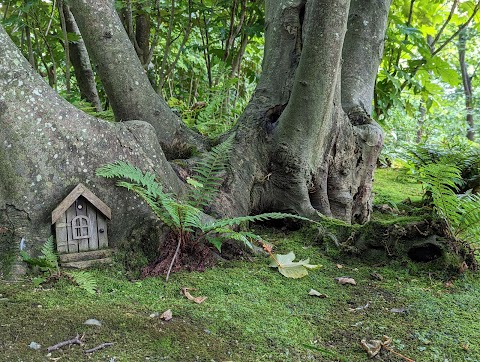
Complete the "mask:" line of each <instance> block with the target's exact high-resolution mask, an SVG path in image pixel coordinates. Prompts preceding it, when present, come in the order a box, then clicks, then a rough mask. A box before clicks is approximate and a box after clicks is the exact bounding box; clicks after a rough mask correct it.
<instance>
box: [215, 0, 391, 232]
mask: <svg viewBox="0 0 480 362" xmlns="http://www.w3.org/2000/svg"><path fill="white" fill-rule="evenodd" d="M349 5H350V1H335V2H331V1H320V0H296V1H287V0H283V1H273V0H271V1H268V0H267V1H266V31H265V56H264V64H263V74H262V79H261V80H260V83H259V85H258V87H257V89H256V92H255V95H254V97H253V99H252V101H251V102H250V104H249V106H248V107H247V109H246V111H245V113H244V115H243V116H242V118H241V119H240V121H239V125H238V127H237V128H236V132H237V133H236V141H237V143H238V146H237V148H236V149H237V150H240V151H238V152H237V153H235V161H234V164H236V165H242V167H241V168H237V170H234V171H233V172H232V177H231V179H230V180H229V181H230V182H229V185H228V192H229V193H230V196H229V197H227V196H225V199H228V198H229V199H230V200H232V205H230V206H229V207H228V208H230V209H235V208H237V211H238V212H239V213H248V212H251V211H253V212H260V211H266V210H272V209H274V210H277V209H280V210H287V211H293V212H297V213H299V214H302V215H306V216H311V217H314V216H315V215H316V214H317V213H318V212H319V213H321V214H323V215H326V216H331V217H335V218H340V219H342V220H344V221H347V222H360V223H363V222H366V221H367V220H368V219H369V217H370V212H371V207H372V204H371V203H372V193H371V187H372V181H373V172H374V169H375V164H376V160H377V158H378V154H379V152H380V149H381V147H382V145H383V131H382V129H381V128H380V126H378V124H376V123H375V122H374V121H373V120H372V119H371V117H370V116H369V114H368V113H369V111H370V110H371V104H372V101H373V86H374V82H375V76H376V69H377V68H378V65H379V63H380V59H381V55H382V50H383V42H384V34H385V30H386V19H387V16H388V9H389V6H390V1H389V0H383V1H376V0H375V1H373V0H372V1H352V4H351V6H349ZM347 27H348V31H347ZM372 41H373V44H371V42H372ZM278 44H282V46H281V47H278ZM342 57H343V67H342ZM367 60H368V61H367ZM356 74H361V75H359V76H357V75H356ZM248 145H250V147H249V146H248ZM251 145H254V146H251ZM239 200H241V201H239ZM225 204H226V203H225V202H224V205H225Z"/></svg>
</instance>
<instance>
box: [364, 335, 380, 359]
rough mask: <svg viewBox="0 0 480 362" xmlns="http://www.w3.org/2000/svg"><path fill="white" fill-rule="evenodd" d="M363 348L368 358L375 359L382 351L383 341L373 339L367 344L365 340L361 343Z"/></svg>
mask: <svg viewBox="0 0 480 362" xmlns="http://www.w3.org/2000/svg"><path fill="white" fill-rule="evenodd" d="M360 345H361V346H362V348H363V349H364V350H365V351H367V354H368V357H375V356H376V355H377V354H378V352H380V350H381V349H382V341H379V340H378V339H373V340H370V341H369V342H367V341H366V340H365V339H362V340H361V341H360Z"/></svg>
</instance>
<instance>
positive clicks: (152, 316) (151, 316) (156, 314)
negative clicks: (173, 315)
mask: <svg viewBox="0 0 480 362" xmlns="http://www.w3.org/2000/svg"><path fill="white" fill-rule="evenodd" d="M158 317H160V313H158V312H155V313H152V314H150V315H149V316H148V318H158Z"/></svg>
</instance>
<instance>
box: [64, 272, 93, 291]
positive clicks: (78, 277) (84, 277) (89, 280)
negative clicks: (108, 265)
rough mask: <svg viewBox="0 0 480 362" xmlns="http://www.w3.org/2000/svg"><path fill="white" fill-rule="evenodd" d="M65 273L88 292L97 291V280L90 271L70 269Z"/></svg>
mask: <svg viewBox="0 0 480 362" xmlns="http://www.w3.org/2000/svg"><path fill="white" fill-rule="evenodd" d="M65 274H66V275H67V276H68V277H69V278H70V279H71V280H72V281H73V282H74V283H76V284H77V285H78V286H79V287H80V288H82V289H83V290H85V291H87V292H88V293H90V294H95V293H96V292H97V281H96V279H95V278H94V276H93V275H92V274H91V273H88V272H86V271H72V272H68V273H65Z"/></svg>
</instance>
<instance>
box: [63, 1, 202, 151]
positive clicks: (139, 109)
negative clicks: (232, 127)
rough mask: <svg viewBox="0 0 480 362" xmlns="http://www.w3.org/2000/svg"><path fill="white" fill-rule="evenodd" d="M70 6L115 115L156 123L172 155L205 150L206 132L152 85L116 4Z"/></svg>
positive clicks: (166, 149) (86, 2)
mask: <svg viewBox="0 0 480 362" xmlns="http://www.w3.org/2000/svg"><path fill="white" fill-rule="evenodd" d="M70 8H71V10H72V13H73V15H74V16H75V19H76V21H77V24H78V26H79V28H80V32H81V33H82V36H83V39H84V41H85V44H86V46H87V49H88V52H89V54H90V56H91V57H92V59H93V61H94V63H95V64H96V66H97V70H98V74H99V76H100V78H101V80H102V84H103V86H104V88H105V92H106V93H107V95H108V99H109V100H110V104H111V106H112V109H113V112H114V114H115V118H116V119H117V120H119V121H128V120H137V119H138V120H143V121H145V122H148V123H150V124H151V125H152V126H153V127H154V128H155V131H156V133H157V137H158V139H159V141H160V144H161V145H162V149H163V150H164V152H165V154H166V155H167V157H168V158H169V159H173V158H183V157H187V156H188V155H189V154H191V153H192V151H195V150H200V151H201V150H204V144H203V140H202V138H201V137H200V135H198V134H196V133H194V132H193V131H191V130H190V129H188V128H187V127H186V126H185V124H184V123H182V122H181V120H180V119H179V118H178V116H176V115H175V114H174V113H173V112H172V111H171V109H170V108H169V107H168V105H167V103H166V102H165V100H164V99H163V98H162V97H161V96H160V95H158V94H157V93H156V92H155V90H154V89H153V88H152V86H151V84H150V81H149V80H148V77H147V75H146V73H145V69H144V68H143V66H142V64H141V63H140V60H139V59H138V56H137V53H136V52H135V49H134V47H133V46H132V45H131V43H130V40H129V37H128V34H127V33H126V32H125V29H124V27H123V25H122V23H121V20H120V18H119V17H118V14H117V12H116V10H115V5H114V2H113V1H110V0H86V1H72V2H70ZM129 43H130V44H129Z"/></svg>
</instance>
